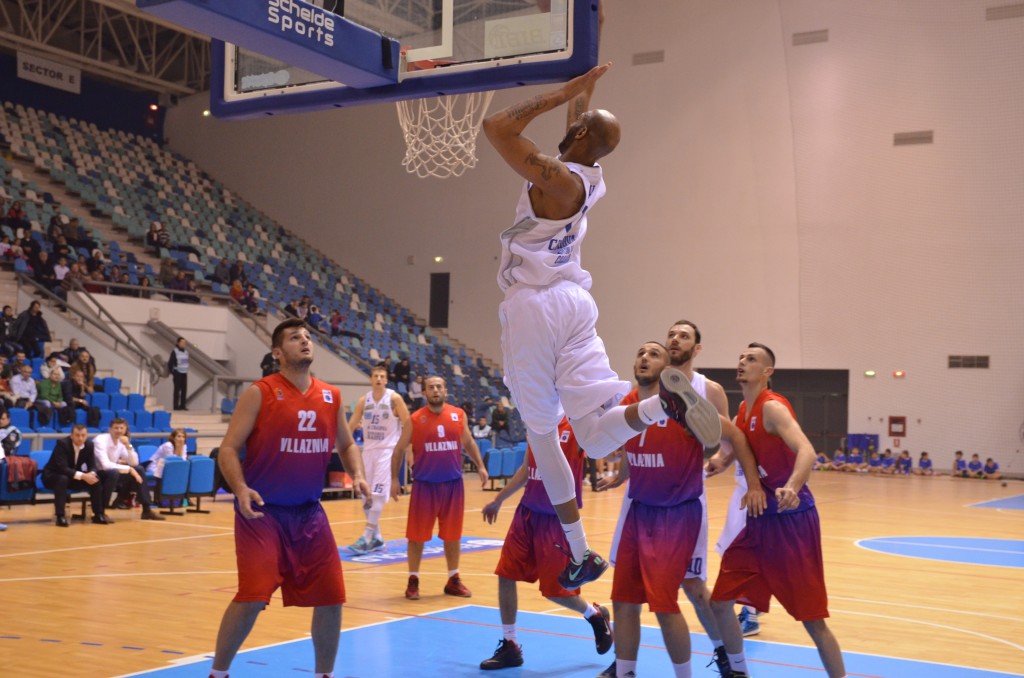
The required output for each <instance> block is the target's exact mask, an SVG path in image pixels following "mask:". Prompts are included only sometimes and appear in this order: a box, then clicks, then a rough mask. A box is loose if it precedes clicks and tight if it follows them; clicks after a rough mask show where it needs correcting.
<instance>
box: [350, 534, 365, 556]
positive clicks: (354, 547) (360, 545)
mask: <svg viewBox="0 0 1024 678" xmlns="http://www.w3.org/2000/svg"><path fill="white" fill-rule="evenodd" d="M348 550H349V551H351V552H352V553H354V554H356V555H357V556H365V555H366V553H367V552H368V551H369V550H370V545H369V544H367V543H366V539H364V538H363V536H362V535H359V539H356V540H355V541H354V542H353V543H351V544H349V545H348Z"/></svg>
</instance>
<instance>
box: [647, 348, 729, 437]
mask: <svg viewBox="0 0 1024 678" xmlns="http://www.w3.org/2000/svg"><path fill="white" fill-rule="evenodd" d="M658 396H659V397H660V398H661V406H662V408H664V410H665V412H666V413H667V414H668V415H669V416H670V417H672V418H673V419H674V420H675V421H676V422H677V423H679V424H680V425H682V426H683V427H685V428H686V430H687V431H689V432H690V433H692V434H693V437H694V438H696V439H697V440H699V441H700V443H701V444H702V445H703V446H704V447H707V448H714V447H717V446H718V443H719V442H720V441H721V440H722V421H721V420H720V419H719V418H718V410H716V409H715V406H714V405H712V404H711V403H709V402H708V401H707V400H705V399H704V398H701V397H700V395H698V393H697V392H696V391H694V390H693V386H691V385H690V380H689V379H687V378H686V375H685V374H683V373H682V371H680V370H677V369H676V368H674V367H666V368H665V369H664V370H662V371H661V386H660V388H659V392H658Z"/></svg>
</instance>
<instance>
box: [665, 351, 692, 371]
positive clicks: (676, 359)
mask: <svg viewBox="0 0 1024 678" xmlns="http://www.w3.org/2000/svg"><path fill="white" fill-rule="evenodd" d="M691 360H693V349H692V348H691V349H690V350H689V351H684V352H683V353H682V354H681V355H679V356H674V355H672V354H671V353H669V354H668V361H669V363H670V364H671V365H672V367H679V366H680V365H685V364H686V363H688V362H690V361H691Z"/></svg>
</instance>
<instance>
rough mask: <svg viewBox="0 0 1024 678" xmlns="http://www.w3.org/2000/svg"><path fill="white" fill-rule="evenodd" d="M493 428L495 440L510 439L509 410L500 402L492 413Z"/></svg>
mask: <svg viewBox="0 0 1024 678" xmlns="http://www.w3.org/2000/svg"><path fill="white" fill-rule="evenodd" d="M491 428H492V429H493V430H494V438H495V440H497V439H500V438H502V437H505V438H509V431H508V410H507V409H505V405H504V403H502V402H501V401H500V400H499V401H498V402H497V404H496V405H495V406H494V411H493V412H491ZM509 439H510V438H509ZM510 440H511V439H510Z"/></svg>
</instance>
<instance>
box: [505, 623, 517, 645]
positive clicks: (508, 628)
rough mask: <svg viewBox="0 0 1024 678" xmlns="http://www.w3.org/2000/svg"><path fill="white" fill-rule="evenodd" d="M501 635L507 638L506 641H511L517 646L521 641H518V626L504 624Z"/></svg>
mask: <svg viewBox="0 0 1024 678" xmlns="http://www.w3.org/2000/svg"><path fill="white" fill-rule="evenodd" d="M501 634H502V635H503V636H505V640H511V641H512V642H513V643H515V644H516V645H518V644H519V641H518V640H517V639H516V625H515V624H502V625H501Z"/></svg>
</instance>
